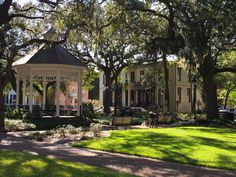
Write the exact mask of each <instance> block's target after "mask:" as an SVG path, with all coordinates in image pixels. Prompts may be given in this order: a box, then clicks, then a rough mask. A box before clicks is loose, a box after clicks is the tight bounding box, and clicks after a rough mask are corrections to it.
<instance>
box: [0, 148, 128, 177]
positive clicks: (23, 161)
mask: <svg viewBox="0 0 236 177" xmlns="http://www.w3.org/2000/svg"><path fill="white" fill-rule="evenodd" d="M76 176H78V177H93V176H94V177H108V176H109V177H110V176H117V177H128V176H130V177H131V175H127V174H124V173H119V172H115V171H111V170H107V169H101V168H97V167H93V166H88V165H85V164H79V163H72V162H67V161H61V160H56V159H48V158H44V157H40V156H35V155H31V154H28V153H23V152H17V151H0V177H76Z"/></svg>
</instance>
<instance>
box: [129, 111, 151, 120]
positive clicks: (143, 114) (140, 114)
mask: <svg viewBox="0 0 236 177" xmlns="http://www.w3.org/2000/svg"><path fill="white" fill-rule="evenodd" d="M133 117H137V118H145V119H148V117H149V115H148V112H141V111H139V112H135V113H134V114H133Z"/></svg>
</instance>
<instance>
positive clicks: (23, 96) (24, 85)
mask: <svg viewBox="0 0 236 177" xmlns="http://www.w3.org/2000/svg"><path fill="white" fill-rule="evenodd" d="M25 88H26V80H25V79H23V90H22V92H23V93H22V105H23V106H24V105H25Z"/></svg>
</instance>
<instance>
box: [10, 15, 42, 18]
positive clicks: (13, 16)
mask: <svg viewBox="0 0 236 177" xmlns="http://www.w3.org/2000/svg"><path fill="white" fill-rule="evenodd" d="M15 17H21V18H26V19H44V17H30V16H27V15H24V14H12V15H10V18H11V19H12V18H15Z"/></svg>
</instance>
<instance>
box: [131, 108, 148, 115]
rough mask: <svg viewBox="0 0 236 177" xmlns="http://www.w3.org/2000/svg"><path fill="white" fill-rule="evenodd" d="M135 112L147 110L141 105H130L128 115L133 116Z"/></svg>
mask: <svg viewBox="0 0 236 177" xmlns="http://www.w3.org/2000/svg"><path fill="white" fill-rule="evenodd" d="M136 112H145V113H148V111H147V110H146V109H144V108H142V107H131V108H130V110H129V114H130V116H133V115H134V113H136Z"/></svg>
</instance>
